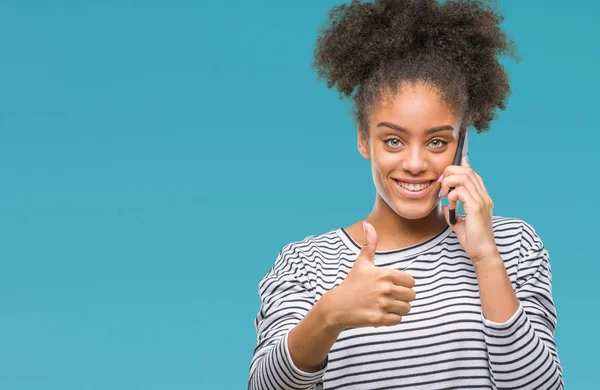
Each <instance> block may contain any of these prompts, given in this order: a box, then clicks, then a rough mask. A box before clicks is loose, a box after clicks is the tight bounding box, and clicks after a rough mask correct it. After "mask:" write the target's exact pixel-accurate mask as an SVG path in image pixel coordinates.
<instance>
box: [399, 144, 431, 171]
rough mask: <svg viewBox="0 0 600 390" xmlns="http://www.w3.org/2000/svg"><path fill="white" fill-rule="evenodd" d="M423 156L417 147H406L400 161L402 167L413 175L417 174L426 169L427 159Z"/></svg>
mask: <svg viewBox="0 0 600 390" xmlns="http://www.w3.org/2000/svg"><path fill="white" fill-rule="evenodd" d="M423 157H424V156H423V152H422V151H421V150H419V148H418V147H412V148H408V149H407V150H406V155H405V158H404V160H403V161H402V169H404V170H405V171H407V172H410V173H412V174H413V175H418V174H419V173H421V172H422V171H424V170H426V169H427V161H425V159H424V158H423Z"/></svg>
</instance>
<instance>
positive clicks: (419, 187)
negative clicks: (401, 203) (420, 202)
mask: <svg viewBox="0 0 600 390" xmlns="http://www.w3.org/2000/svg"><path fill="white" fill-rule="evenodd" d="M397 183H398V184H400V186H401V187H402V188H406V189H407V190H409V191H414V192H418V191H422V190H424V189H425V188H427V187H429V184H430V183H422V184H412V183H410V184H409V183H404V182H401V181H399V182H397Z"/></svg>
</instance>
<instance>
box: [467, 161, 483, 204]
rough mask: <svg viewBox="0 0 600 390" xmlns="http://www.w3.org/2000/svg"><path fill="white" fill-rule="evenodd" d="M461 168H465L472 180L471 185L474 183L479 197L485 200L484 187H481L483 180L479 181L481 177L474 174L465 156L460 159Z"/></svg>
mask: <svg viewBox="0 0 600 390" xmlns="http://www.w3.org/2000/svg"><path fill="white" fill-rule="evenodd" d="M462 166H463V167H465V168H467V170H468V175H469V176H470V177H471V179H472V180H473V183H475V186H476V187H477V190H478V191H479V195H481V198H482V199H485V197H486V196H487V190H486V188H485V186H484V185H483V180H482V179H481V176H479V175H478V174H477V172H475V170H474V169H473V168H471V164H470V163H469V159H468V158H467V157H466V156H465V157H463V158H462Z"/></svg>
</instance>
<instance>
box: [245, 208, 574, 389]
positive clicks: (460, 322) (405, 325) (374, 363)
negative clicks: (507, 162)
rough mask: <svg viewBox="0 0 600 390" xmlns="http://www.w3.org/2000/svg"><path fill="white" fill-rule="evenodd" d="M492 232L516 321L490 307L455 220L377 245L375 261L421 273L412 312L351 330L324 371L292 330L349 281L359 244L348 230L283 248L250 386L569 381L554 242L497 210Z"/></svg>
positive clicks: (269, 286) (264, 290)
mask: <svg viewBox="0 0 600 390" xmlns="http://www.w3.org/2000/svg"><path fill="white" fill-rule="evenodd" d="M493 230H494V236H495V239H496V245H497V247H498V250H499V252H500V254H501V256H502V258H503V260H504V265H505V268H506V270H507V273H508V275H509V278H510V281H511V284H512V286H513V289H514V291H515V292H516V296H517V298H518V300H519V307H518V309H517V311H516V312H515V313H514V315H513V316H512V317H511V318H510V319H509V320H507V321H506V322H504V323H496V322H492V321H490V320H488V319H486V318H485V317H484V316H483V314H482V311H481V302H480V298H479V289H478V283H477V277H476V274H475V271H474V269H473V265H472V263H471V260H470V259H469V257H468V256H467V254H466V252H465V251H464V249H463V248H462V247H461V245H460V244H459V242H458V240H457V238H456V235H455V233H454V232H453V231H452V229H451V228H450V227H447V228H446V229H445V230H444V231H442V232H441V233H439V234H438V235H436V236H435V237H433V238H431V239H429V240H427V241H425V242H422V243H420V244H417V245H414V246H411V247H408V248H402V249H398V250H389V251H377V252H376V254H375V265H377V266H379V267H385V268H394V269H400V270H404V271H406V272H408V273H410V274H411V275H412V276H413V277H414V278H415V281H416V283H415V287H414V290H415V292H416V299H415V300H414V301H413V302H411V311H410V313H408V314H406V315H405V316H403V319H402V322H401V323H400V324H398V325H395V326H388V327H386V326H382V327H378V328H375V327H362V328H353V329H346V330H344V331H343V332H341V333H340V335H339V337H338V338H337V340H336V342H335V343H334V344H333V346H332V348H331V350H330V351H329V354H328V355H327V358H326V360H325V362H324V365H323V367H322V369H320V370H319V371H317V372H304V371H302V370H300V369H298V368H297V367H296V366H295V365H294V363H293V361H292V360H291V358H290V353H289V349H288V344H287V336H288V334H289V331H290V330H291V329H292V328H293V327H294V326H295V325H296V324H297V323H298V322H299V321H300V320H302V318H303V317H304V315H305V314H306V313H307V312H308V311H309V310H310V309H311V307H312V306H313V305H314V304H315V303H316V302H317V301H318V300H319V299H320V298H321V297H322V296H323V294H325V293H326V292H327V291H329V290H331V289H333V288H334V287H336V286H337V285H339V284H340V283H341V282H342V281H343V280H344V279H345V277H346V276H347V274H348V272H349V271H350V269H351V268H352V265H353V262H354V260H355V259H356V257H357V255H358V253H359V252H360V245H359V244H357V243H356V242H355V241H354V240H353V239H352V237H351V236H350V235H349V234H348V233H347V232H346V230H345V229H344V228H338V229H334V230H331V231H329V232H327V233H324V234H320V235H311V236H308V237H306V238H305V239H303V240H301V241H296V242H292V243H290V244H287V245H285V246H284V247H283V248H282V250H281V251H280V252H279V254H278V256H277V258H276V260H275V262H274V264H273V266H272V268H271V269H270V271H269V272H268V273H267V274H266V275H265V276H264V277H263V279H262V280H261V281H260V283H259V287H258V291H259V295H260V298H261V306H260V310H259V311H258V314H257V315H256V318H255V320H254V326H255V329H256V333H257V342H256V348H255V350H254V353H253V356H252V360H251V362H250V374H249V380H248V389H249V390H267V389H268V390H278V389H314V390H317V389H327V390H334V389H428V390H433V389H520V390H523V389H562V388H563V386H564V385H563V378H562V367H561V364H560V360H559V358H558V353H557V348H556V345H555V342H554V331H555V328H556V323H557V322H556V319H557V317H556V310H555V306H554V302H553V298H552V274H551V268H550V262H549V255H548V251H547V250H546V248H545V247H544V244H543V243H542V240H541V239H540V237H539V236H538V234H537V233H536V231H535V229H534V228H533V227H532V226H531V225H529V224H528V223H527V222H525V221H523V220H520V219H516V218H505V217H498V216H494V217H493Z"/></svg>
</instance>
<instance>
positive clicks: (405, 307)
mask: <svg viewBox="0 0 600 390" xmlns="http://www.w3.org/2000/svg"><path fill="white" fill-rule="evenodd" d="M410 309H411V306H410V303H408V302H406V301H398V300H395V299H390V300H388V301H387V302H386V303H385V305H384V307H383V310H385V312H387V313H393V314H398V315H400V316H403V315H405V314H407V313H408V312H410Z"/></svg>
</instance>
